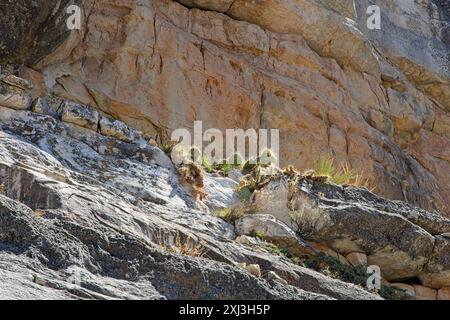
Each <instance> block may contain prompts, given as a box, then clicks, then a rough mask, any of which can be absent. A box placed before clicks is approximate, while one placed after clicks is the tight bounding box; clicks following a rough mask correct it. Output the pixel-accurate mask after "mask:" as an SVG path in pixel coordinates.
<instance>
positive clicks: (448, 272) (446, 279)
mask: <svg viewBox="0 0 450 320" xmlns="http://www.w3.org/2000/svg"><path fill="white" fill-rule="evenodd" d="M419 278H420V280H421V281H422V283H423V284H424V285H425V286H427V287H431V288H435V289H439V288H441V287H448V286H450V239H448V238H446V237H442V236H437V237H436V242H435V245H434V249H433V253H432V256H431V259H430V260H429V261H428V263H427V265H426V267H425V269H424V270H423V272H422V273H421V274H420V275H419Z"/></svg>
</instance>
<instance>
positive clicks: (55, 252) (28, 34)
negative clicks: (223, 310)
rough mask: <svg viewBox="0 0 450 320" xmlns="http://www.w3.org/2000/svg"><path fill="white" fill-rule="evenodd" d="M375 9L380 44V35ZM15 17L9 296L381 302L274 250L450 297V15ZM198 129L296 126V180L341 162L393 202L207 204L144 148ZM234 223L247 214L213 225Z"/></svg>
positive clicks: (354, 10) (301, 198) (397, 10)
mask: <svg viewBox="0 0 450 320" xmlns="http://www.w3.org/2000/svg"><path fill="white" fill-rule="evenodd" d="M373 3H375V4H377V5H379V6H380V8H381V17H382V24H381V30H369V29H367V26H366V20H367V13H366V9H367V7H368V6H369V5H370V4H373ZM69 4H76V5H79V6H80V7H81V8H82V15H81V22H82V23H81V30H79V31H71V32H68V31H67V28H66V27H65V21H66V19H67V17H68V15H67V14H66V7H67V6H68V5H69ZM0 9H1V10H0V33H1V35H2V37H0V48H1V50H0V65H5V66H4V67H2V69H1V70H0V71H2V72H0V74H1V76H0V150H1V152H0V194H3V195H0V255H1V256H2V258H1V259H0V261H1V262H0V280H1V281H2V283H4V284H5V286H2V287H0V297H7V298H36V297H45V298H50V299H51V298H80V297H82V298H137V299H139V298H157V299H164V298H168V299H176V298H188V299H199V298H212V299H214V298H223V299H233V298H253V297H258V298H265V299H278V298H298V299H329V298H337V299H378V298H379V296H378V295H375V294H372V293H369V292H368V291H366V290H362V289H360V288H359V287H357V286H354V285H351V284H348V283H345V282H342V281H339V280H336V279H332V278H330V277H328V276H325V275H323V274H320V273H318V272H315V271H312V270H310V269H308V268H305V267H303V266H300V265H299V263H297V262H298V261H296V260H292V259H286V257H280V256H279V255H274V252H273V250H272V251H271V250H268V249H267V246H266V244H264V242H262V240H260V239H257V238H254V237H253V236H254V235H255V233H258V234H259V235H260V237H258V238H264V240H266V241H269V242H274V243H276V244H277V246H279V247H281V248H282V249H286V248H288V249H289V251H290V252H291V253H292V252H293V253H295V256H297V257H301V256H303V255H306V256H315V255H316V254H317V252H318V251H321V252H325V253H326V254H327V255H328V256H333V257H335V258H336V259H337V260H339V261H340V262H341V263H344V264H347V265H351V266H353V267H356V265H359V264H362V265H366V264H375V265H378V266H380V267H381V270H382V276H383V281H385V283H388V284H389V285H392V286H394V285H395V286H397V287H400V288H402V289H404V291H405V292H406V293H407V296H408V297H409V298H411V297H412V298H418V299H421V298H433V299H437V298H442V299H444V298H450V297H448V296H449V294H448V290H449V287H450V280H449V274H450V265H449V257H450V253H449V250H450V245H449V240H448V237H449V232H450V221H449V220H447V219H446V218H444V217H445V216H446V215H447V216H448V215H450V202H449V201H450V200H449V199H450V183H449V182H450V153H449V152H450V114H449V112H450V70H449V65H450V63H449V54H450V12H449V10H450V7H449V4H448V2H447V1H440V0H425V1H381V0H379V1H378V0H377V1H366V0H362V1H353V0H339V1H331V0H260V1H247V0H220V1H209V0H179V1H171V0H142V1H133V0H113V1H111V0H108V1H106V0H96V1H93V0H84V1H51V0H48V1H47V0H43V1H31V2H30V1H15V2H11V1H2V2H1V3H0ZM12 16H13V17H15V19H11V17H12ZM6 64H8V65H17V66H16V67H14V66H13V67H11V66H6ZM11 73H12V74H16V75H20V77H23V78H26V79H28V80H29V81H26V80H24V79H21V78H18V77H15V76H14V75H11ZM44 97H45V98H44ZM47 101H48V102H49V103H47ZM195 120H202V121H203V127H204V129H208V128H219V129H227V128H236V127H237V128H243V129H247V128H255V129H258V128H267V129H270V128H274V129H280V135H281V136H280V137H281V141H280V148H281V150H280V151H281V153H280V160H281V164H282V165H283V166H284V165H288V164H293V165H295V167H297V168H298V169H299V170H306V169H310V168H312V167H313V165H314V163H315V161H316V160H317V159H318V158H319V157H320V156H323V155H326V154H330V153H331V154H332V156H333V157H334V158H335V159H336V160H337V161H340V162H342V163H349V164H350V165H351V167H352V168H353V169H354V170H356V171H359V172H362V173H363V175H364V177H366V178H369V179H370V180H371V181H372V184H373V185H375V186H376V187H377V188H376V193H377V194H378V195H379V196H382V197H385V198H388V199H390V200H386V199H384V198H381V197H379V196H375V195H374V194H372V193H370V192H368V191H367V190H364V189H355V188H347V187H339V186H335V185H332V184H323V183H319V182H317V181H313V180H311V179H309V178H304V177H300V178H299V177H297V175H294V178H295V179H294V178H293V177H292V176H289V175H286V174H284V173H278V174H277V175H276V176H275V177H272V178H271V180H270V183H268V184H267V185H263V186H261V188H259V189H258V190H257V191H256V192H255V193H254V194H253V195H252V198H251V199H250V201H249V202H245V203H240V201H239V197H238V195H237V194H236V187H237V181H233V180H232V179H229V178H225V177H215V176H212V175H206V177H205V181H204V184H205V189H206V191H207V193H208V194H209V195H208V198H207V199H206V200H205V201H203V202H196V201H195V199H194V198H193V197H192V195H191V194H190V193H189V190H186V189H185V188H184V187H183V185H182V184H181V183H180V181H179V176H178V174H177V171H176V168H175V167H174V166H173V164H172V162H171V161H170V159H169V158H168V157H167V156H166V155H165V154H164V152H162V151H161V150H160V149H158V148H157V147H155V146H153V145H150V144H148V143H147V141H148V140H149V138H150V137H152V138H154V139H155V140H156V141H160V142H164V143H166V142H167V141H168V139H169V138H168V137H169V136H170V133H171V131H172V130H174V129H177V128H180V127H187V128H192V126H193V123H194V121H195ZM267 199H272V201H268V200H267ZM391 200H401V201H404V202H399V201H391ZM407 203H408V204H407ZM416 206H418V207H420V209H419V208H418V207H416ZM229 208H233V210H235V209H236V208H239V210H237V209H236V210H237V211H239V212H240V213H242V212H244V213H245V214H246V215H245V216H243V217H242V216H240V217H238V220H237V221H233V223H232V224H229V223H226V222H224V221H223V220H220V219H218V218H215V217H213V216H211V213H213V212H214V211H215V210H217V209H221V210H223V209H229ZM296 215H297V218H298V219H300V218H301V219H300V220H301V221H300V220H298V219H297V220H296V219H294V218H295V216H296ZM293 217H294V218H293ZM294 222H296V223H294ZM393 230H395V231H396V232H393ZM398 230H402V232H401V233H398V232H397V231H398ZM237 236H239V237H237ZM186 243H189V245H184V244H186ZM187 247H188V249H187ZM180 248H181V249H180ZM177 250H178V251H187V253H188V254H180V252H178V251H177ZM196 250H201V251H202V252H203V253H204V255H203V258H198V257H190V256H189V255H194V256H195V255H200V254H198V252H197V253H195V252H196ZM181 253H183V252H181ZM184 253H186V252H184ZM247 264H248V266H247ZM255 265H258V267H256V266H255ZM258 268H259V269H260V271H262V274H258V272H257V270H258ZM255 270H256V271H255ZM74 275H75V276H74ZM255 275H256V276H255ZM258 275H259V276H258ZM74 279H75V280H74ZM74 282H75V285H74ZM194 287H195V290H193V288H194ZM249 293H253V296H249Z"/></svg>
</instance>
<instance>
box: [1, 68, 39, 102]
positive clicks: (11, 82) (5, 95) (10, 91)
mask: <svg viewBox="0 0 450 320" xmlns="http://www.w3.org/2000/svg"><path fill="white" fill-rule="evenodd" d="M29 86H30V85H29V84H28V83H27V82H26V80H23V79H20V78H17V77H15V76H13V75H9V76H6V77H0V106H2V107H6V108H12V109H16V110H27V109H28V108H29V107H30V104H31V95H30V94H29V93H28V90H29Z"/></svg>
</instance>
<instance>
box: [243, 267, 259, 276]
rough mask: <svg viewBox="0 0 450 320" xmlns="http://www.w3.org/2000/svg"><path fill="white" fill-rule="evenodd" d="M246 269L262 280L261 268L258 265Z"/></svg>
mask: <svg viewBox="0 0 450 320" xmlns="http://www.w3.org/2000/svg"><path fill="white" fill-rule="evenodd" d="M245 269H246V270H247V271H248V272H250V273H251V274H252V275H254V276H255V277H257V278H261V268H260V267H259V265H257V264H249V265H247V266H246V267H245Z"/></svg>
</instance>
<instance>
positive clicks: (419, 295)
mask: <svg viewBox="0 0 450 320" xmlns="http://www.w3.org/2000/svg"><path fill="white" fill-rule="evenodd" d="M414 292H415V296H416V299H417V300H437V290H436V289H432V288H428V287H425V286H421V285H416V284H415V285H414Z"/></svg>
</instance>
